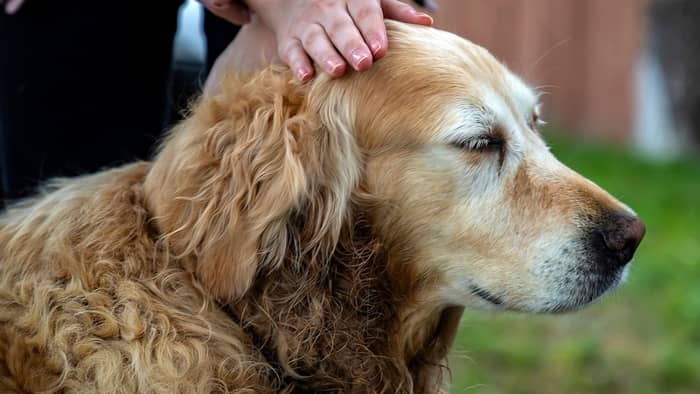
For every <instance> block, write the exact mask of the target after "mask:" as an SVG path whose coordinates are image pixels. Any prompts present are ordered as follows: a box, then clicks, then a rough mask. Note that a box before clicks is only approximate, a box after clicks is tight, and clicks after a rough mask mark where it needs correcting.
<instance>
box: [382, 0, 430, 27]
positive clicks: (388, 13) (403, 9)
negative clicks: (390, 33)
mask: <svg viewBox="0 0 700 394" xmlns="http://www.w3.org/2000/svg"><path fill="white" fill-rule="evenodd" d="M382 10H383V11H384V17H385V18H388V19H394V20H397V21H400V22H407V23H414V24H417V25H425V26H430V25H432V24H433V18H432V17H431V16H430V15H428V14H426V13H424V12H418V11H416V9H415V8H413V7H411V6H410V5H408V4H406V3H404V2H402V1H399V0H382Z"/></svg>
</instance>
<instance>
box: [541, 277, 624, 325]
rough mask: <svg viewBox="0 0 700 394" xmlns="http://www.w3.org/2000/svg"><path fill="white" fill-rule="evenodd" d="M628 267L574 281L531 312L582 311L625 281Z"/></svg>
mask: <svg viewBox="0 0 700 394" xmlns="http://www.w3.org/2000/svg"><path fill="white" fill-rule="evenodd" d="M628 272H629V265H627V266H625V267H624V268H620V269H618V270H615V271H613V272H606V273H605V274H593V275H589V276H587V277H585V278H579V279H578V280H577V281H574V286H573V287H572V288H569V289H559V291H558V293H559V295H558V296H557V297H555V298H554V299H552V300H548V301H547V302H544V303H542V305H541V306H539V307H538V308H536V309H535V310H534V311H533V312H536V313H555V314H556V313H566V312H573V311H577V310H579V309H582V308H584V307H586V306H588V305H590V304H591V303H594V302H595V301H597V300H599V299H601V298H602V297H603V296H605V295H606V294H608V293H610V292H611V291H613V290H615V289H616V288H617V287H619V286H620V285H621V284H623V283H624V282H625V280H626V279H627V275H628Z"/></svg>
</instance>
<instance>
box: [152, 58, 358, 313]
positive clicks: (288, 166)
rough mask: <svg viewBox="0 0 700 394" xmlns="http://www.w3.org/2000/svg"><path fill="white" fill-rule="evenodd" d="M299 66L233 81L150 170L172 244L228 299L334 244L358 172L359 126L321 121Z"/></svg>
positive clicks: (157, 209) (159, 219)
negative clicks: (294, 77) (354, 130)
mask: <svg viewBox="0 0 700 394" xmlns="http://www.w3.org/2000/svg"><path fill="white" fill-rule="evenodd" d="M289 75H290V74H289V73H288V72H279V71H275V70H267V71H265V72H263V73H262V74H260V75H259V76H258V77H256V78H254V79H253V80H251V81H249V82H247V83H245V84H242V83H240V82H238V81H236V80H232V79H229V80H228V81H226V82H225V84H226V85H225V87H224V88H223V89H222V90H221V93H220V94H218V95H217V96H215V97H210V98H205V99H203V100H202V101H201V102H200V103H199V104H197V105H196V106H195V109H194V111H193V114H192V115H191V116H190V117H189V118H188V119H187V120H185V121H184V122H183V123H182V124H181V125H179V126H178V127H176V128H175V129H174V130H173V132H172V133H171V135H170V136H169V138H168V139H167V140H166V141H165V143H164V145H163V149H162V151H161V152H160V154H159V155H158V156H157V159H156V161H155V163H154V165H153V168H152V169H151V171H150V173H149V175H148V177H147V180H146V193H147V200H148V205H149V210H150V211H151V212H152V214H153V215H154V217H155V220H156V223H157V227H158V230H159V231H160V233H161V234H162V237H163V240H164V241H165V242H166V243H167V246H168V247H169V248H170V249H171V253H172V254H173V255H175V256H177V257H178V258H181V259H182V260H183V261H184V262H190V264H193V266H192V268H191V269H192V270H193V271H194V272H195V273H196V275H197V276H198V277H199V278H200V280H201V281H202V282H203V284H204V286H205V288H207V289H208V290H209V291H211V292H212V294H213V295H215V296H216V297H217V298H219V299H221V300H223V301H231V300H234V299H236V298H239V297H241V296H242V295H243V294H244V293H245V292H246V291H247V290H248V289H249V288H250V286H251V284H252V283H253V281H254V279H255V277H256V275H259V274H263V273H264V272H269V271H270V270H273V269H275V267H278V266H279V265H280V264H283V263H284V262H285V261H288V260H299V255H298V254H300V253H312V254H314V255H315V256H323V255H328V254H330V253H332V250H333V248H334V247H335V244H336V243H337V240H338V237H339V233H340V231H341V227H342V224H343V221H344V219H345V217H346V215H347V210H348V206H349V199H350V195H351V193H352V189H353V187H354V185H355V183H356V182H357V179H358V160H357V157H358V156H357V153H356V147H355V142H354V138H353V137H352V135H351V134H350V132H349V130H347V129H346V128H345V127H343V126H342V125H340V124H336V125H334V126H331V127H329V125H327V124H324V123H323V122H321V121H320V117H319V116H318V113H316V112H315V111H310V110H309V109H308V106H307V101H306V97H305V95H306V89H307V88H306V87H303V86H299V85H298V84H296V83H294V82H291V80H290V77H289ZM292 250H293V251H296V252H297V254H296V255H292V254H291V253H290V251H292ZM291 263H293V261H292V262H291Z"/></svg>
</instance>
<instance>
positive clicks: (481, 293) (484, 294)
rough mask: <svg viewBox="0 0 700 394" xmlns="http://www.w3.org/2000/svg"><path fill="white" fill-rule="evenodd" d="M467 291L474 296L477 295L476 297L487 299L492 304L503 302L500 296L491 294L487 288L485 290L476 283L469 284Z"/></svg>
mask: <svg viewBox="0 0 700 394" xmlns="http://www.w3.org/2000/svg"><path fill="white" fill-rule="evenodd" d="M469 291H470V292H471V293H472V294H474V295H475V296H477V297H479V298H481V299H482V300H484V301H487V302H489V303H491V304H494V305H502V304H503V300H502V299H501V298H500V297H498V296H495V295H493V294H491V293H490V292H489V291H488V290H485V289H484V288H482V287H479V286H476V285H470V286H469Z"/></svg>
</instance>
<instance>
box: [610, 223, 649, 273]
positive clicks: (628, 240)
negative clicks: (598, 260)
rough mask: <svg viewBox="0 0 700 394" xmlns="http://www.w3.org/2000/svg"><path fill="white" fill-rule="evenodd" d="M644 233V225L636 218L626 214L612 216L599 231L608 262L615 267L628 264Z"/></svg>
mask: <svg viewBox="0 0 700 394" xmlns="http://www.w3.org/2000/svg"><path fill="white" fill-rule="evenodd" d="M645 232H646V227H645V226H644V223H642V221H641V220H639V218H637V217H636V216H633V215H630V214H627V213H618V214H615V215H612V216H611V217H610V219H609V220H608V222H607V223H605V224H603V226H602V228H601V229H600V235H601V236H602V238H603V243H604V244H605V248H606V249H607V250H606V252H607V254H608V257H609V259H608V261H610V262H611V263H612V264H615V265H617V266H624V265H625V264H627V263H629V261H630V260H632V256H633V255H634V252H635V251H636V250H637V246H639V243H640V242H641V241H642V238H644V233H645Z"/></svg>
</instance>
